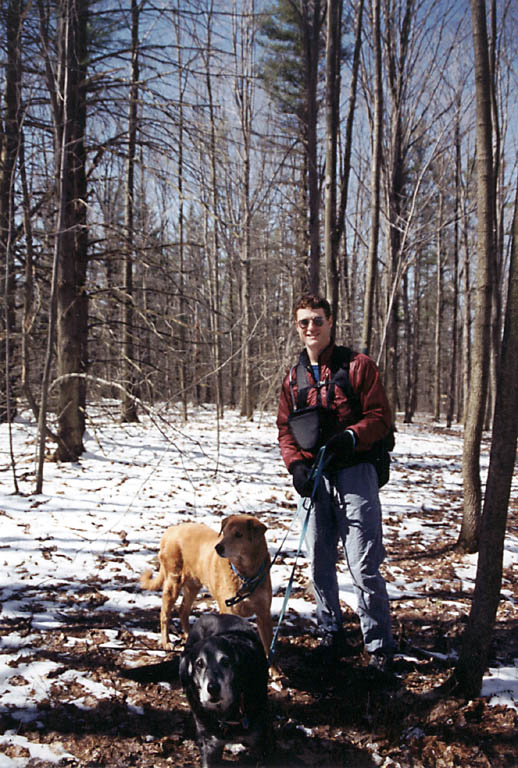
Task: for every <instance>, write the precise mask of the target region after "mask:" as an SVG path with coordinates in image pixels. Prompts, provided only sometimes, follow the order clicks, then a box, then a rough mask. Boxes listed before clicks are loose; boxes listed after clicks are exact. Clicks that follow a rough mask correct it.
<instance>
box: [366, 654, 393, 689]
mask: <svg viewBox="0 0 518 768" xmlns="http://www.w3.org/2000/svg"><path fill="white" fill-rule="evenodd" d="M366 672H367V677H368V679H370V680H371V681H372V682H373V683H374V684H376V685H383V686H388V687H389V688H397V687H398V686H399V685H400V681H399V679H398V677H397V676H396V674H395V671H394V654H393V653H391V652H387V651H381V650H380V651H377V652H374V653H371V655H370V658H369V663H368V665H367V669H366Z"/></svg>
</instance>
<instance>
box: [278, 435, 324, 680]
mask: <svg viewBox="0 0 518 768" xmlns="http://www.w3.org/2000/svg"><path fill="white" fill-rule="evenodd" d="M325 451H326V447H325V445H323V446H322V448H321V449H320V450H319V452H318V454H317V457H316V459H315V463H314V464H313V467H312V469H311V474H310V476H309V481H310V482H311V481H313V488H312V491H311V496H301V497H300V501H299V504H298V507H297V511H296V513H295V517H296V518H297V517H298V516H299V515H300V513H301V512H302V510H303V509H305V510H306V516H305V518H304V522H303V524H302V530H301V532H300V538H299V546H298V549H297V554H296V555H295V562H294V563H293V568H292V570H291V575H290V578H289V581H288V585H287V587H286V592H285V594H284V602H283V604H282V608H281V612H280V614H279V621H278V622H277V626H276V627H275V632H274V634H273V640H272V644H271V645H270V652H269V654H268V663H269V664H270V665H271V663H272V661H273V657H274V654H275V645H276V643H277V635H278V634H279V629H280V627H281V623H282V620H283V619H284V614H285V613H286V606H287V605H288V600H289V597H290V594H291V589H292V586H293V579H294V577H295V568H296V566H297V560H298V558H299V555H300V552H301V549H302V545H303V543H304V539H305V538H306V531H307V529H308V523H309V515H310V512H311V509H312V507H313V502H314V499H315V495H316V492H317V488H318V486H319V485H320V480H321V479H322V473H323V471H324V467H325V464H326V462H325V461H324V456H325ZM307 501H309V504H308V505H306V502H307Z"/></svg>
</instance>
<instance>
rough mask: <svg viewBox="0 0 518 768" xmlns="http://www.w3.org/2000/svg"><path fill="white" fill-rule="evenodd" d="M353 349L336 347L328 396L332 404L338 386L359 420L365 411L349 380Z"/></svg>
mask: <svg viewBox="0 0 518 768" xmlns="http://www.w3.org/2000/svg"><path fill="white" fill-rule="evenodd" d="M352 354H353V353H352V349H350V348H349V347H335V348H334V350H333V357H332V359H331V370H332V371H333V378H332V379H331V386H330V389H329V392H328V395H327V402H328V403H332V402H333V399H334V396H335V386H336V385H337V384H338V386H339V387H340V389H341V390H342V392H343V393H344V395H345V397H346V398H347V401H348V403H349V406H350V408H351V410H352V412H353V413H354V415H355V417H356V418H357V419H361V417H362V415H363V410H362V406H361V402H360V396H359V395H358V394H357V393H356V392H355V391H354V389H353V386H352V384H351V379H350V378H349V363H350V362H351V358H352Z"/></svg>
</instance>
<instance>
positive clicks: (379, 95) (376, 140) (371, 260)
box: [362, 0, 383, 354]
mask: <svg viewBox="0 0 518 768" xmlns="http://www.w3.org/2000/svg"><path fill="white" fill-rule="evenodd" d="M372 40H373V45H374V107H373V136H372V158H371V228H370V240H369V254H368V256H367V277H366V280H365V296H364V300H363V332H362V351H363V352H364V353H365V354H369V350H370V346H371V343H372V319H373V314H374V286H375V282H376V266H377V260H378V242H379V229H380V185H381V145H382V140H383V84H382V72H381V32H380V2H379V0H372Z"/></svg>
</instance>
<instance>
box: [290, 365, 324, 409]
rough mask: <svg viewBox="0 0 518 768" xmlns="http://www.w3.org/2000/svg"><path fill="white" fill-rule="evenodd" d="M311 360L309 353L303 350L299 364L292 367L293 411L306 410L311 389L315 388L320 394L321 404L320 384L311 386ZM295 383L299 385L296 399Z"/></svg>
mask: <svg viewBox="0 0 518 768" xmlns="http://www.w3.org/2000/svg"><path fill="white" fill-rule="evenodd" d="M308 367H309V358H308V356H307V352H306V351H305V350H303V351H302V352H301V353H300V357H299V362H298V363H297V365H294V366H292V368H291V370H290V392H291V400H292V403H293V410H294V411H296V410H299V409H300V408H305V407H306V405H307V402H308V392H309V390H310V389H311V387H315V388H316V389H317V392H318V402H319V403H320V386H321V385H320V384H317V385H315V384H311V383H310V379H309V375H308ZM295 382H296V383H297V397H296V398H295V392H294V389H295Z"/></svg>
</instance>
